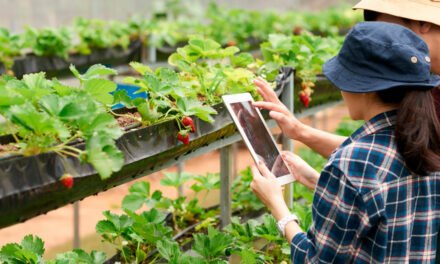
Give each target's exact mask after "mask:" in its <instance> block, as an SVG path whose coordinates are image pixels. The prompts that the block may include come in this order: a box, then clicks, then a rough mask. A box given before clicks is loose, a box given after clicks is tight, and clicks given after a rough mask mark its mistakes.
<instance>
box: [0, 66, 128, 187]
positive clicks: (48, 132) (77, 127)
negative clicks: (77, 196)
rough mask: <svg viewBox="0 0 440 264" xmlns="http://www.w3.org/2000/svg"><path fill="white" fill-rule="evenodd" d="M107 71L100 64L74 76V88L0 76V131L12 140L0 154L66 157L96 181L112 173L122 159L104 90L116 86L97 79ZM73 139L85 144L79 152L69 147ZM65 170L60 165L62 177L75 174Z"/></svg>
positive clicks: (39, 76) (38, 76)
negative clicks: (88, 169)
mask: <svg viewBox="0 0 440 264" xmlns="http://www.w3.org/2000/svg"><path fill="white" fill-rule="evenodd" d="M72 69H73V70H74V68H72ZM74 72H75V71H74ZM110 73H113V71H112V70H110V69H108V68H105V67H104V66H100V65H96V66H93V67H91V68H90V69H89V70H88V71H87V72H86V73H85V74H84V75H78V73H77V72H75V74H77V75H78V78H79V79H80V80H81V86H80V87H68V86H65V85H63V84H61V83H60V82H59V81H57V80H52V81H50V80H47V79H46V78H45V75H44V73H38V74H29V75H25V76H24V77H23V79H22V80H18V79H16V78H12V77H3V81H2V82H0V92H1V94H2V96H0V97H1V98H0V101H1V102H0V114H1V115H3V116H4V117H5V118H6V126H7V127H8V129H7V130H6V131H5V132H7V133H10V134H12V135H13V136H14V139H15V142H13V143H11V145H12V146H14V148H12V150H11V151H5V152H3V153H1V154H2V155H11V154H12V155H24V156H31V155H36V154H40V153H45V152H55V153H57V154H59V155H60V156H61V157H63V158H66V157H67V156H72V157H76V158H79V159H80V160H81V161H83V162H88V163H90V164H92V165H93V166H94V168H95V169H96V170H97V171H98V173H99V174H100V175H101V177H102V178H108V177H109V176H110V175H111V174H112V173H113V172H115V171H118V170H119V169H120V168H121V167H122V165H123V161H124V160H123V155H122V153H121V152H120V151H119V149H118V148H117V147H116V145H115V140H116V139H117V138H119V137H120V136H121V135H122V130H121V129H120V128H119V126H118V125H117V123H116V121H115V119H114V118H113V116H112V115H110V114H109V113H108V111H107V108H108V106H107V104H110V103H111V102H112V101H113V99H112V97H111V95H109V94H107V92H110V91H112V90H114V89H115V88H116V85H115V84H114V83H112V82H110V81H108V80H105V79H101V76H103V75H108V74H110ZM78 140H84V141H85V149H84V150H82V149H79V148H77V147H75V144H74V143H75V142H77V141H78ZM65 164H67V162H65ZM68 169H69V168H68V167H67V166H66V165H65V170H66V173H69V174H72V175H73V176H74V175H75V172H74V171H69V170H68ZM68 185H69V186H70V185H71V183H69V184H68Z"/></svg>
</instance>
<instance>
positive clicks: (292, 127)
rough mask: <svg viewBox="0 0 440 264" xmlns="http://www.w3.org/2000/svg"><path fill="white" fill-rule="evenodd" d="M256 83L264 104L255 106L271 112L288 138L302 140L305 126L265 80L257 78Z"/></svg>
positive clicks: (261, 102)
mask: <svg viewBox="0 0 440 264" xmlns="http://www.w3.org/2000/svg"><path fill="white" fill-rule="evenodd" d="M254 83H255V85H257V92H258V93H259V94H260V95H261V96H262V97H263V99H264V102H263V101H260V102H255V103H254V104H253V105H254V106H255V107H258V108H263V109H266V110H269V111H270V112H269V115H270V117H271V118H272V119H274V120H275V121H276V122H277V123H278V126H279V127H280V128H281V130H282V131H283V133H284V134H285V135H286V136H288V137H289V138H292V139H295V140H300V138H301V132H302V131H303V127H304V125H303V124H302V123H301V122H300V121H299V120H298V119H296V118H295V116H294V115H293V114H292V113H291V112H290V111H289V109H287V107H286V106H285V105H284V104H283V103H282V102H281V101H280V100H279V99H278V96H277V94H276V93H275V92H274V91H273V89H272V88H271V87H270V85H269V84H268V83H267V82H266V81H265V80H264V79H262V78H257V79H255V80H254Z"/></svg>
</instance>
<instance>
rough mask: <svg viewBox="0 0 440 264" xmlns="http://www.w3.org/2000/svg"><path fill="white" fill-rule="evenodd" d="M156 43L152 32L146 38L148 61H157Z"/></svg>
mask: <svg viewBox="0 0 440 264" xmlns="http://www.w3.org/2000/svg"><path fill="white" fill-rule="evenodd" d="M156 51H157V50H156V44H155V37H154V34H151V35H150V37H149V40H148V62H150V63H154V62H156V61H157V53H156Z"/></svg>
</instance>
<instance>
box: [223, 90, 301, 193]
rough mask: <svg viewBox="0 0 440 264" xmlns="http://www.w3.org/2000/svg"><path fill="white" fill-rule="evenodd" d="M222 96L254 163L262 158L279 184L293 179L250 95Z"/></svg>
mask: <svg viewBox="0 0 440 264" xmlns="http://www.w3.org/2000/svg"><path fill="white" fill-rule="evenodd" d="M222 98H223V102H224V104H225V105H226V108H227V109H228V111H229V114H230V115H231V117H232V120H234V123H235V125H236V126H237V129H238V131H239V132H240V134H241V136H242V137H243V141H244V142H245V143H246V146H247V147H248V149H249V151H250V153H251V155H252V158H253V159H254V161H255V163H257V162H258V161H259V160H262V161H263V162H264V163H265V164H266V166H267V168H268V169H269V170H270V171H271V172H272V173H273V174H274V175H275V177H276V178H277V182H278V183H279V184H280V185H283V184H287V183H290V182H292V181H294V180H295V179H294V177H293V175H292V173H291V172H290V170H289V167H288V166H287V165H286V163H285V161H284V160H283V159H282V157H281V154H280V150H279V149H278V147H277V145H276V143H275V140H274V139H273V137H272V135H271V133H270V130H269V128H268V127H267V126H266V123H265V122H264V119H263V116H262V115H261V113H260V110H259V109H258V108H256V107H254V106H253V105H252V103H253V102H254V100H253V99H252V96H251V95H250V94H249V93H243V94H233V95H224V96H222Z"/></svg>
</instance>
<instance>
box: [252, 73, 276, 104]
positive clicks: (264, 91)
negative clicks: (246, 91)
mask: <svg viewBox="0 0 440 264" xmlns="http://www.w3.org/2000/svg"><path fill="white" fill-rule="evenodd" d="M254 83H255V85H256V86H257V87H258V88H257V89H259V91H258V93H259V94H260V95H261V96H263V98H264V100H265V101H272V102H278V101H279V99H278V96H277V94H276V93H275V92H274V91H273V89H272V87H270V85H269V84H268V83H267V82H266V81H265V80H263V79H261V78H257V79H255V80H254Z"/></svg>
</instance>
